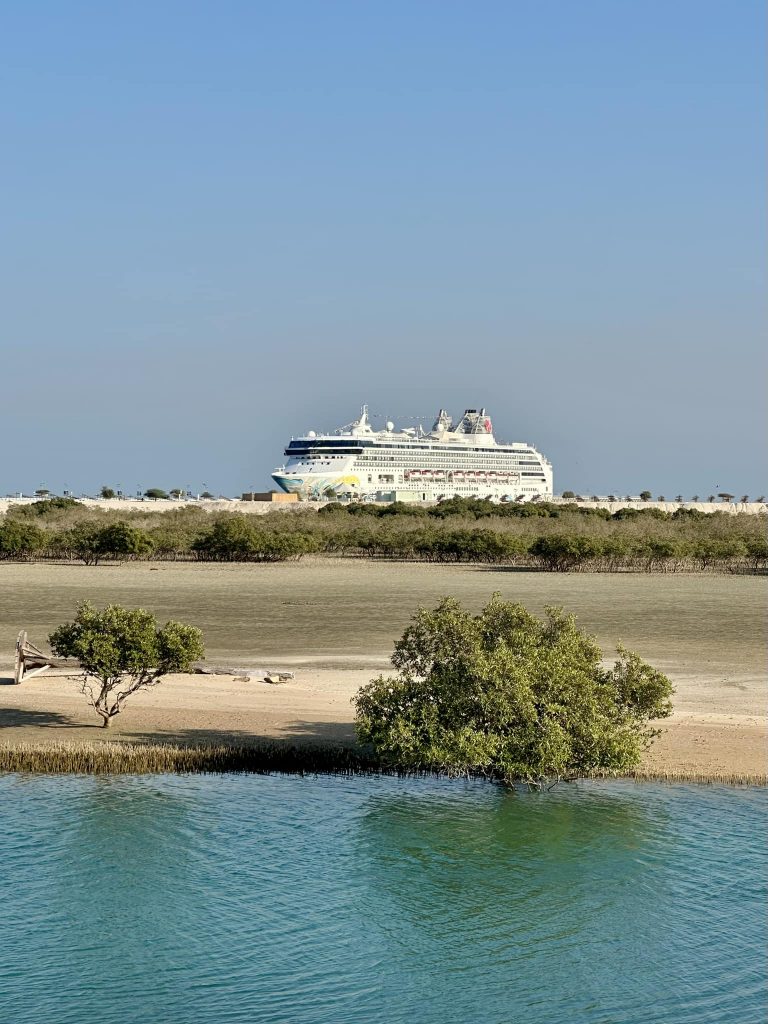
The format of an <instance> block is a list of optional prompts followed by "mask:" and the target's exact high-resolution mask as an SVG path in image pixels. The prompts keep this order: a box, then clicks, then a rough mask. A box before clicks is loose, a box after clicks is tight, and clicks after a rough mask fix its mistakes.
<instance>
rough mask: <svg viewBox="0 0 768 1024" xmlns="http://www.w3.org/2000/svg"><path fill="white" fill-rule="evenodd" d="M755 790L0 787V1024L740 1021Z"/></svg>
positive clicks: (424, 785)
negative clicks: (517, 792) (514, 792)
mask: <svg viewBox="0 0 768 1024" xmlns="http://www.w3.org/2000/svg"><path fill="white" fill-rule="evenodd" d="M765 810H766V794H765V792H764V791H760V790H736V789H720V788H718V787H686V786H675V787H673V786H652V785H643V786H637V785H633V784H624V783H610V784H608V783H599V784H597V783H595V784H583V785H578V786H563V787H560V788H558V789H556V790H554V791H553V792H552V793H549V794H546V795H541V794H523V795H510V794H508V793H505V792H503V791H501V790H498V789H496V788H494V787H490V786H485V785H482V784H478V783H466V784H464V783H452V784H451V783H438V782H434V781H424V780H421V781H414V780H411V781H402V780H395V779H352V780H350V779H315V780H310V779H298V778H278V777H275V778H265V777H258V776H256V777H253V776H248V777H239V776H209V777H198V776H195V777H186V778H181V777H178V776H163V777H120V778H93V777H89V778H75V777H70V778H46V777H41V776H37V777H23V776H10V775H9V776H4V777H0V819H1V821H0V824H1V825H2V828H0V856H1V857H2V867H3V870H2V874H1V875H0V908H2V915H1V917H0V921H1V925H0V933H1V934H2V939H3V943H2V946H3V956H2V958H0V1021H2V1022H6V1021H7V1022H9V1024H32V1022H34V1024H37V1022H38V1021H40V1020H45V1021H46V1022H48V1024H113V1022H114V1024H118V1022H119V1024H145V1022H155V1021H157V1022H162V1024H176V1022H178V1024H189V1022H195V1024H245V1022H249V1024H250V1022H253V1021H258V1022H276V1024H277V1022H280V1024H286V1022H290V1024H294V1022H295V1024H325V1022H328V1024H345V1022H355V1024H360V1022H363V1024H367V1022H371V1024H378V1022H381V1024H385V1022H386V1024H398V1022H401V1021H402V1022H405V1021H414V1022H416V1024H433V1022H434V1024H438V1022H439V1024H451V1022H456V1024H473V1022H475V1021H477V1022H482V1024H514V1022H517V1021H521V1022H522V1021H524V1022H526V1024H561V1022H563V1021H567V1022H575V1024H580V1022H584V1024H654V1022H658V1024H688V1022H690V1024H694V1022H695V1024H751V1022H757V1021H762V1020H764V1019H765V1014H766V1008H767V1005H768V1001H767V999H766V985H765V980H766V979H765V967H764V962H763V949H764V946H765V940H766V922H765V917H764V908H765V902H766V892H765V881H764V880H765V860H766V857H765V853H764V845H763V843H762V842H761V840H762V838H763V835H761V833H762V832H764V825H765Z"/></svg>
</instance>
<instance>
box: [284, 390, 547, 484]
mask: <svg viewBox="0 0 768 1024" xmlns="http://www.w3.org/2000/svg"><path fill="white" fill-rule="evenodd" d="M285 454H286V456H287V462H286V463H285V465H283V466H281V467H279V468H278V469H276V470H275V471H274V473H273V474H272V479H273V480H274V481H275V483H276V484H277V485H278V486H279V487H280V488H281V489H282V490H284V491H287V492H288V493H297V494H299V495H300V496H301V497H303V498H306V499H315V500H317V499H322V498H327V497H334V496H339V495H350V496H353V497H376V496H382V495H390V496H399V495H400V494H402V495H403V497H412V498H413V499H415V500H422V501H435V500H439V499H441V498H450V497H454V496H455V495H458V496H460V497H482V498H494V499H507V500H513V501H530V500H531V499H539V498H547V497H551V496H552V493H553V490H552V489H553V479H552V466H551V464H550V463H549V461H548V460H547V459H546V458H545V457H544V456H543V455H541V454H540V453H539V452H538V451H537V450H536V449H535V448H533V446H531V445H529V444H525V443H523V442H512V443H509V444H502V443H499V442H497V441H496V440H495V438H494V436H493V433H492V428H491V421H490V418H489V417H487V416H486V415H485V410H482V409H481V410H479V412H478V411H476V410H471V409H470V410H467V412H466V413H465V414H464V417H463V418H462V420H461V423H460V425H459V428H457V429H456V430H452V429H451V423H450V419H449V418H448V417H447V415H446V414H445V413H443V412H442V411H441V413H440V416H439V417H438V420H437V422H436V424H435V427H434V428H433V430H432V432H431V433H429V434H426V433H423V432H417V431H414V430H408V431H396V430H395V429H394V426H393V424H391V423H389V424H387V428H386V429H385V430H381V431H375V430H374V429H373V428H372V427H371V426H370V424H369V423H368V418H367V411H366V410H365V409H364V410H363V414H362V415H361V417H360V419H359V420H357V421H356V422H355V423H353V424H351V425H350V426H349V427H348V428H344V429H342V430H341V431H339V432H338V433H336V434H321V435H318V434H314V433H312V432H310V433H309V434H307V435H306V436H305V437H301V438H295V439H294V440H292V441H291V442H290V444H289V446H288V448H287V449H286V452H285Z"/></svg>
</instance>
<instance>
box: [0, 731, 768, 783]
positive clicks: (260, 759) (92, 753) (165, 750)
mask: <svg viewBox="0 0 768 1024" xmlns="http://www.w3.org/2000/svg"><path fill="white" fill-rule="evenodd" d="M0 772H19V773H30V774H33V773H34V774H37V773H39V774H51V775H145V774H161V773H166V772H168V773H175V774H182V775H183V774H218V773H243V774H246V773H247V774H254V775H270V774H275V775H346V776H354V775H365V776H396V777H398V778H418V777H431V778H448V777H454V778H455V777H456V773H453V775H451V773H449V772H448V771H446V770H445V769H441V768H438V767H430V766H429V765H424V766H423V767H420V768H414V767H408V768H406V767H398V766H396V765H392V764H382V763H381V762H380V761H378V760H377V759H376V758H374V757H372V756H370V755H369V754H366V753H365V752H364V751H363V750H361V749H360V748H356V747H351V746H344V745H341V744H337V745H331V744H330V743H329V744H322V745H321V744H316V745H311V744H306V745H304V744H302V745H300V746H298V745H296V744H292V743H286V742H284V741H280V740H270V741H262V742H259V743H251V744H194V745H178V744H172V743H129V742H121V741H115V740H105V741H101V742H100V741H95V742H92V743H45V744H44V743H24V742H21V743H8V744H0ZM461 777H465V778H473V777H478V778H483V779H487V776H486V775H484V774H483V773H477V775H474V774H473V773H472V772H463V773H461ZM581 779H587V780H593V779H596V780H611V779H626V780H630V781H635V782H671V783H681V782H682V783H686V782H689V783H702V784H712V785H732V786H765V785H768V775H765V774H757V773H744V772H740V773H739V772H733V773H729V774H719V775H718V774H707V773H705V772H698V771H690V772H686V771H668V770H665V769H658V770H657V769H653V768H633V769H629V770H626V771H608V770H596V771H592V772H587V773H585V774H584V775H582V776H581ZM492 781H498V780H492Z"/></svg>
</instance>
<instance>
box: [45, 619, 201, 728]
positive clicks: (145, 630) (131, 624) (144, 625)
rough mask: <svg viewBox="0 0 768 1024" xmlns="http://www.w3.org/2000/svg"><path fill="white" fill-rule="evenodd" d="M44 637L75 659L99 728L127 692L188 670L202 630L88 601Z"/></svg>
mask: <svg viewBox="0 0 768 1024" xmlns="http://www.w3.org/2000/svg"><path fill="white" fill-rule="evenodd" d="M48 640H49V642H50V645H51V650H52V651H53V653H54V654H56V655H58V656H59V657H62V658H76V659H77V660H78V661H79V662H80V668H81V669H82V672H83V678H82V684H81V691H82V693H83V694H84V695H85V697H86V699H87V700H88V703H89V704H90V705H91V707H93V708H94V710H95V711H96V713H97V714H99V715H100V716H101V718H102V720H103V725H104V727H105V728H107V727H108V726H109V725H110V722H111V720H112V719H113V718H114V716H115V715H117V714H119V713H120V712H121V710H122V707H123V703H124V702H125V700H126V699H127V698H128V697H130V696H131V694H132V693H136V692H137V690H142V689H146V688H147V687H150V686H154V685H155V684H156V683H158V682H159V681H160V679H161V677H162V676H164V675H168V673H169V672H188V671H189V669H190V668H191V667H192V663H193V662H195V661H199V660H200V659H202V658H203V656H204V649H203V638H202V633H201V632H200V630H199V629H196V628H195V627H194V626H187V625H184V624H183V623H181V622H166V624H165V625H164V626H163V627H162V628H158V624H157V621H156V619H155V617H154V615H152V613H151V612H148V611H145V610H144V609H143V608H133V609H131V608H121V607H120V606H119V605H109V606H108V607H107V608H105V609H104V611H103V612H100V611H97V610H96V608H94V606H93V605H92V604H91V603H90V602H88V601H86V602H84V603H82V604H80V605H79V606H78V609H77V615H76V616H75V619H74V621H73V622H67V623H65V624H64V625H62V626H59V627H58V629H55V630H54V631H53V633H51V635H50V636H49V638H48Z"/></svg>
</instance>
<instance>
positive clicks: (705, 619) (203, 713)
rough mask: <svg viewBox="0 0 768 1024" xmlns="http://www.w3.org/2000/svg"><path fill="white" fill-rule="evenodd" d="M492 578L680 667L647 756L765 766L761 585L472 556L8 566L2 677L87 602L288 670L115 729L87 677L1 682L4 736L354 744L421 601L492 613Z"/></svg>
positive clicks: (163, 691)
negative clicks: (23, 635) (502, 565)
mask: <svg viewBox="0 0 768 1024" xmlns="http://www.w3.org/2000/svg"><path fill="white" fill-rule="evenodd" d="M494 590H500V591H501V592H502V594H503V596H504V597H505V598H509V599H514V600H521V601H523V602H524V603H525V604H526V605H527V606H528V607H530V608H531V609H532V610H534V611H540V610H541V608H543V606H544V605H545V604H549V603H553V604H561V605H564V606H565V607H566V608H568V609H570V610H573V611H574V612H576V614H577V615H578V617H579V620H580V622H581V623H582V624H583V625H584V626H586V627H587V628H588V629H589V630H590V631H592V632H594V633H595V634H596V635H597V637H598V639H599V640H600V642H601V643H602V644H603V646H604V650H605V651H606V655H608V656H609V657H610V656H611V653H612V652H611V648H612V647H613V645H614V644H615V643H616V641H618V640H620V639H621V640H623V641H624V642H625V643H626V644H627V645H628V646H630V647H632V648H633V649H635V650H637V651H638V652H639V653H640V654H641V655H642V656H643V657H645V658H646V659H647V660H648V661H650V662H652V663H653V664H655V665H657V666H658V667H659V668H661V669H663V670H664V671H665V672H667V673H668V674H669V675H670V677H671V678H672V680H673V683H674V685H675V688H676V694H675V714H674V716H673V717H672V719H670V720H668V721H667V722H665V723H663V724H662V727H663V728H664V730H665V733H664V735H663V737H662V738H661V739H660V740H659V741H658V742H657V744H656V745H655V746H654V748H653V750H652V751H651V752H650V754H649V756H648V764H649V765H651V766H653V767H655V768H665V769H668V770H670V771H674V770H684V771H700V772H702V773H709V774H718V773H723V774H729V773H733V772H744V773H747V772H749V773H752V772H755V773H758V772H765V771H766V762H767V761H768V757H767V756H766V751H767V750H768V719H767V718H766V689H767V688H766V681H765V673H764V659H765V645H764V641H763V637H762V629H761V615H762V607H763V604H764V601H763V597H764V590H765V584H764V580H763V579H760V578H758V577H735V576H703V575H702V576H699V575H685V576H670V575H667V576H647V575H631V576H630V575H608V574H596V575H586V574H583V575H582V574H577V575H573V576H571V575H567V576H564V575H558V574H548V573H517V572H515V573H511V572H504V571H503V570H502V571H498V570H492V569H487V568H483V567H474V566H432V565H414V564H412V563H386V562H385V563H380V562H366V561H358V560H308V561H306V562H301V563H294V564H288V565H270V566H256V565H226V566H219V565H214V566H209V565H194V564H183V563H179V564H173V563H161V564H160V565H157V566H152V565H148V564H128V565H124V566H111V565H108V566H103V567H102V566H97V567H85V566H78V565H46V564H36V565H7V564H3V565H0V676H3V675H4V676H6V677H8V676H10V675H11V665H12V652H13V641H14V640H15V636H16V633H17V632H18V629H20V628H21V627H24V628H26V629H28V630H29V633H30V638H31V639H32V640H34V641H35V642H37V643H38V644H40V645H41V646H44V644H45V638H46V636H47V633H48V632H49V631H50V630H51V629H52V628H54V627H55V626H56V625H58V624H59V623H60V622H62V621H65V620H66V619H67V618H70V617H71V616H72V614H73V613H74V609H75V605H76V603H77V601H78V600H82V599H83V598H85V597H90V598H91V599H92V600H93V601H94V602H95V603H96V604H97V605H103V604H105V603H107V602H109V601H113V602H117V603H121V604H126V605H143V606H144V607H149V608H151V609H152V610H153V611H155V612H156V613H157V614H158V615H159V616H160V617H161V618H168V617H174V618H180V619H183V620H185V621H188V622H192V623H195V624H197V625H199V626H201V628H202V629H203V631H204V635H205V638H206V646H207V650H208V657H209V660H210V661H211V662H214V663H215V662H218V661H223V662H225V663H226V664H229V663H232V664H234V665H251V666H255V665H266V666H270V665H274V666H278V665H282V666H287V667H291V668H293V669H295V670H296V679H295V680H294V681H293V682H291V683H289V684H287V685H283V686H269V685H268V684H265V683H263V682H257V681H255V680H252V681H250V682H244V681H241V680H237V679H235V678H233V677H232V676H200V675H197V676H172V677H168V678H167V679H166V680H164V681H163V682H162V684H161V685H159V686H158V687H156V688H154V689H152V690H150V691H148V692H145V693H141V694H137V695H135V696H134V697H132V698H131V700H130V702H129V703H128V704H127V705H126V709H125V711H124V713H123V714H122V715H120V716H119V717H118V718H117V719H116V720H115V723H114V726H113V728H112V729H110V730H102V729H100V728H99V720H98V719H97V718H96V716H95V714H94V713H93V712H92V711H91V709H89V708H88V707H87V705H86V704H85V702H84V698H83V697H82V696H81V695H80V694H79V693H78V690H77V685H76V683H75V681H74V680H71V679H65V678H62V677H56V676H46V675H43V676H39V677H37V678H34V679H30V680H28V681H26V682H25V683H23V684H22V685H21V686H19V687H16V686H10V685H4V686H0V742H15V741H19V740H25V741H35V742H50V741H54V740H55V741H61V740H84V739H88V740H93V739H101V738H110V739H126V740H158V739H162V740H173V741H176V742H199V741H209V740H220V741H233V740H236V741H241V740H245V741H248V740H252V739H253V738H256V737H265V736H270V737H272V736H274V737H282V738H286V739H296V740H299V739H300V740H309V741H321V740H325V739H328V740H333V741H344V742H347V741H352V739H353V736H354V733H353V728H352V719H353V709H352V706H351V703H350V701H351V697H352V696H353V694H354V693H355V692H356V691H357V689H358V688H359V686H360V685H362V684H363V683H364V682H366V681H367V680H369V679H370V678H372V677H373V676H374V675H376V674H378V673H379V672H381V671H386V669H387V664H388V657H389V653H390V652H391V647H392V642H393V640H394V639H395V637H397V636H398V635H399V634H400V633H401V632H402V629H403V628H404V626H405V625H406V624H407V621H408V618H409V616H410V615H411V614H412V612H413V610H414V608H415V607H416V606H417V605H418V604H426V605H433V604H434V603H435V602H436V601H437V600H438V599H439V597H440V596H441V595H442V594H449V593H450V594H454V595H455V596H457V597H459V598H460V599H461V600H462V601H464V602H465V603H467V604H468V605H469V606H470V607H473V608H479V607H480V606H481V605H482V603H483V602H484V601H485V600H487V599H488V597H490V595H491V593H492V592H493V591H494Z"/></svg>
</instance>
